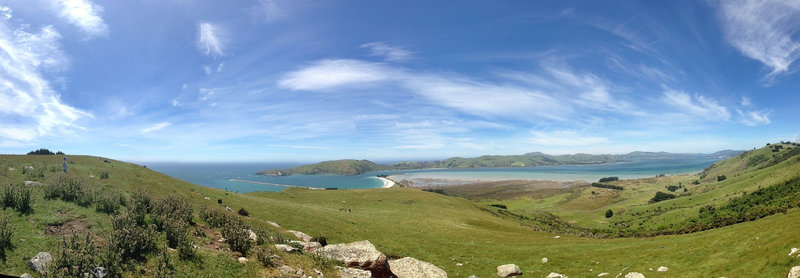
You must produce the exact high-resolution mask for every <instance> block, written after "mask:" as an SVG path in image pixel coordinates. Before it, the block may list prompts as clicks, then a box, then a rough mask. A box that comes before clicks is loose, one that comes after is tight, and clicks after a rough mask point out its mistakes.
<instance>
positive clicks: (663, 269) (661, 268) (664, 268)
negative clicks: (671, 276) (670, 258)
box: [656, 266, 669, 272]
mask: <svg viewBox="0 0 800 278" xmlns="http://www.w3.org/2000/svg"><path fill="white" fill-rule="evenodd" d="M656 271H658V272H667V271H669V268H668V267H666V266H659V267H658V269H656Z"/></svg>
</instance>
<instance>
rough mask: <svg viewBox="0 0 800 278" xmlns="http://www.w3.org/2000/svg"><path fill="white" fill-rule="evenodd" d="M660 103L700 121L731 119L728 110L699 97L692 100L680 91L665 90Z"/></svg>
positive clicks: (710, 100)
mask: <svg viewBox="0 0 800 278" xmlns="http://www.w3.org/2000/svg"><path fill="white" fill-rule="evenodd" d="M662 101H663V102H664V103H666V104H667V105H670V106H672V107H673V108H676V109H678V112H679V113H681V114H687V115H693V116H699V117H702V120H711V121H728V120H730V117H731V114H730V112H728V108H726V107H724V106H722V105H719V104H718V103H717V102H716V101H715V100H713V99H709V98H706V97H704V96H701V95H695V96H694V98H693V97H691V96H689V95H688V94H686V93H684V92H682V91H676V90H671V89H667V90H665V91H664V95H663V96H662Z"/></svg>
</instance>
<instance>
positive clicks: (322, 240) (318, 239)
mask: <svg viewBox="0 0 800 278" xmlns="http://www.w3.org/2000/svg"><path fill="white" fill-rule="evenodd" d="M311 241H315V242H319V244H320V245H322V246H323V247H324V246H326V245H328V238H326V237H325V236H323V235H318V236H315V237H312V238H311Z"/></svg>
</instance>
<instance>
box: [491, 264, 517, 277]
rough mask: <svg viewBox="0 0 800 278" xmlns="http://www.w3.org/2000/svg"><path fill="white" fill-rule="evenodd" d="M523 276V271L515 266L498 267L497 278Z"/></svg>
mask: <svg viewBox="0 0 800 278" xmlns="http://www.w3.org/2000/svg"><path fill="white" fill-rule="evenodd" d="M518 275H522V270H520V269H519V266H517V265H515V264H504V265H501V266H498V267H497V276H500V277H509V276H518Z"/></svg>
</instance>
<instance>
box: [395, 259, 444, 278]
mask: <svg viewBox="0 0 800 278" xmlns="http://www.w3.org/2000/svg"><path fill="white" fill-rule="evenodd" d="M389 269H390V270H391V271H392V273H393V274H394V275H395V276H397V278H415V277H429V278H447V272H444V270H442V269H441V268H438V267H436V266H435V265H433V264H432V263H428V262H423V261H420V260H417V259H415V258H412V257H405V258H402V259H398V260H389Z"/></svg>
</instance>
